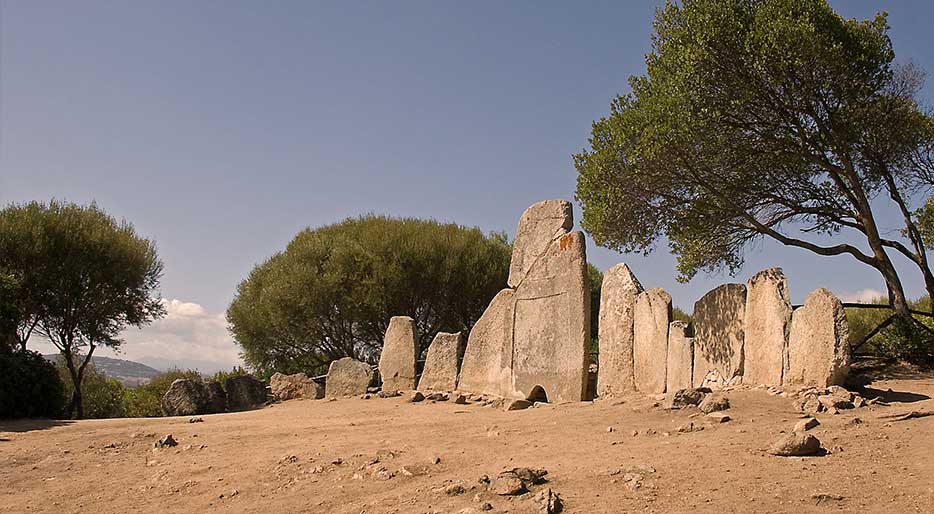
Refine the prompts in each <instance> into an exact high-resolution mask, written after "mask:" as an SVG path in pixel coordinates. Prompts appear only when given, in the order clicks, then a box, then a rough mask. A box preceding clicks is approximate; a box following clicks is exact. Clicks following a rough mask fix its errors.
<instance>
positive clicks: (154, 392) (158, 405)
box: [124, 369, 201, 418]
mask: <svg viewBox="0 0 934 514" xmlns="http://www.w3.org/2000/svg"><path fill="white" fill-rule="evenodd" d="M180 378H187V379H189V380H199V381H200V380H201V375H200V374H199V373H198V372H197V371H195V370H191V369H190V370H187V371H182V370H178V369H174V370H170V371H167V372H165V373H162V374H159V375H156V376H155V377H153V378H152V380H150V381H149V382H147V383H145V384H141V385H139V386H138V387H137V388H136V389H127V390H126V391H125V392H124V403H125V405H126V416H127V417H129V418H154V417H159V416H162V397H163V396H165V392H166V391H168V390H169V386H171V385H172V382H175V381H176V380H178V379H180Z"/></svg>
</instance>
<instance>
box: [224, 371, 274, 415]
mask: <svg viewBox="0 0 934 514" xmlns="http://www.w3.org/2000/svg"><path fill="white" fill-rule="evenodd" d="M224 389H225V390H226V391H227V409H228V410H231V411H241V410H250V409H255V408H257V407H262V406H263V405H265V404H266V396H267V395H266V384H264V383H263V381H262V380H260V379H258V378H256V377H254V376H253V375H237V376H232V377H227V379H226V380H224Z"/></svg>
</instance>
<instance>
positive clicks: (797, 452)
mask: <svg viewBox="0 0 934 514" xmlns="http://www.w3.org/2000/svg"><path fill="white" fill-rule="evenodd" d="M819 451H820V440H819V439H817V438H816V437H814V436H813V435H811V434H807V433H803V432H792V433H790V434H786V435H784V436H782V437H780V438H779V439H778V440H777V441H775V442H774V443H773V444H772V446H771V447H769V453H771V454H772V455H778V456H779V457H804V456H807V455H814V454H816V453H817V452H819Z"/></svg>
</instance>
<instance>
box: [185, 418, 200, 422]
mask: <svg viewBox="0 0 934 514" xmlns="http://www.w3.org/2000/svg"><path fill="white" fill-rule="evenodd" d="M188 422H189V423H204V420H203V419H201V418H191V419H189V420H188Z"/></svg>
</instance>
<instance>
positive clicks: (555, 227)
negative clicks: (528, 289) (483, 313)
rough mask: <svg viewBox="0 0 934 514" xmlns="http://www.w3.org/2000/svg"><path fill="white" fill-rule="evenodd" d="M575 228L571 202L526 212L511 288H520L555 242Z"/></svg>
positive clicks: (542, 204) (515, 252)
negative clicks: (537, 262)
mask: <svg viewBox="0 0 934 514" xmlns="http://www.w3.org/2000/svg"><path fill="white" fill-rule="evenodd" d="M573 226H574V215H573V211H572V210H571V202H567V201H564V200H545V201H542V202H538V203H536V204H533V205H532V206H531V207H529V208H528V209H526V210H525V212H524V213H522V218H520V219H519V227H518V228H517V229H516V239H515V241H514V242H513V245H512V259H511V260H510V261H509V280H508V283H509V287H511V288H516V287H518V286H519V284H520V283H521V282H522V279H524V278H525V276H526V275H527V274H528V273H529V270H531V269H532V265H533V264H534V263H535V261H537V260H538V259H540V258H541V257H542V255H543V254H544V253H545V252H546V251H547V250H548V247H549V246H551V243H552V241H555V240H556V239H559V238H560V237H561V236H563V235H564V234H567V233H568V232H569V231H570V230H571V227H573Z"/></svg>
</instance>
